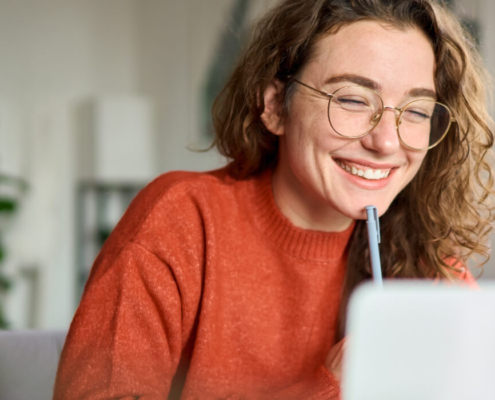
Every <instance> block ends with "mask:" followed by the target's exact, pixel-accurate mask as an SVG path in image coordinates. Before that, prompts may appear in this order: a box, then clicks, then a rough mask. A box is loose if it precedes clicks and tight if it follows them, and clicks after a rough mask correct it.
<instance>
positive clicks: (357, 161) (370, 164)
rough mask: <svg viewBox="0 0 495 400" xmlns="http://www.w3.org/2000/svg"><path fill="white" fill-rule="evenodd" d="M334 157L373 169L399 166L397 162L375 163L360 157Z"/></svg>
mask: <svg viewBox="0 0 495 400" xmlns="http://www.w3.org/2000/svg"><path fill="white" fill-rule="evenodd" d="M334 159H335V160H340V161H343V162H344V163H345V162H348V163H353V164H359V165H362V166H363V167H368V168H371V169H382V170H383V169H392V168H398V167H399V165H397V164H377V163H374V162H371V161H367V160H360V159H356V158H342V157H335V158H334Z"/></svg>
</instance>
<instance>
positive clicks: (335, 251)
mask: <svg viewBox="0 0 495 400" xmlns="http://www.w3.org/2000/svg"><path fill="white" fill-rule="evenodd" d="M271 182H272V171H271V170H269V171H266V172H264V173H263V174H261V175H259V176H257V177H256V178H253V179H251V180H250V181H249V184H248V186H249V189H248V190H249V194H248V195H249V196H250V200H251V201H250V203H251V208H252V212H253V219H254V223H255V224H256V226H257V227H258V229H259V230H260V231H261V232H262V234H263V235H265V236H266V238H267V240H269V241H271V242H272V243H273V244H274V245H276V246H277V247H278V248H280V249H281V250H282V251H284V252H285V253H287V254H289V255H291V256H293V257H296V258H300V259H304V260H308V261H320V262H325V261H329V262H335V261H337V260H340V259H341V258H342V257H344V253H345V249H346V247H347V243H348V242H349V238H350V237H351V234H352V232H353V230H354V226H355V221H354V222H353V223H352V224H351V226H349V228H347V229H346V230H345V231H342V232H322V231H314V230H306V229H301V228H298V227H296V226H294V225H293V224H292V223H291V222H290V221H289V220H288V219H287V218H286V217H285V216H284V215H283V214H282V213H281V211H280V210H279V208H278V207H277V205H276V203H275V199H274V198H273V190H272V184H271Z"/></svg>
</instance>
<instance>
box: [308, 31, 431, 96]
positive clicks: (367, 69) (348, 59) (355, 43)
mask: <svg viewBox="0 0 495 400" xmlns="http://www.w3.org/2000/svg"><path fill="white" fill-rule="evenodd" d="M302 74H303V75H304V78H305V79H306V78H309V79H311V80H312V82H313V83H317V84H318V83H319V84H321V83H322V82H325V81H326V80H328V78H330V77H332V76H337V75H345V74H349V75H351V74H354V75H359V76H363V77H366V78H368V79H371V80H373V81H375V82H377V83H378V85H379V86H380V87H381V88H383V90H384V91H391V92H400V91H408V90H410V89H411V88H414V87H426V88H431V89H432V90H434V88H435V87H434V74H435V55H434V53H433V47H432V45H431V43H430V41H429V40H428V38H427V37H426V35H425V34H424V33H423V32H422V31H420V30H419V29H418V28H414V27H410V28H404V29H399V28H397V27H393V26H390V25H384V24H383V23H379V22H375V21H360V22H355V23H352V24H349V25H345V26H342V27H341V28H340V29H339V30H338V31H337V32H336V33H332V34H328V35H327V36H324V37H322V38H321V39H319V40H318V41H317V42H316V44H315V45H314V48H313V52H312V57H311V58H310V60H309V61H308V63H307V64H306V66H305V67H304V68H303V71H302Z"/></svg>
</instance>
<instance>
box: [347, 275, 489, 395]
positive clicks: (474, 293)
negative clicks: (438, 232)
mask: <svg viewBox="0 0 495 400" xmlns="http://www.w3.org/2000/svg"><path fill="white" fill-rule="evenodd" d="M480 286H481V285H480ZM346 331H347V336H348V339H349V342H348V346H347V350H346V353H345V354H344V364H343V372H342V392H343V400H467V399H469V400H471V399H473V400H494V399H495V284H488V285H485V286H481V287H480V290H473V289H468V288H461V287H453V286H446V285H439V284H436V285H435V284H432V283H428V282H424V281H423V282H415V281H409V282H407V283H406V282H397V281H393V282H385V283H384V287H383V289H380V288H379V287H376V286H374V285H373V284H371V283H370V284H366V285H363V286H362V287H360V288H358V289H357V290H356V291H355V293H354V295H353V296H352V298H351V300H350V304H349V311H348V319H347V327H346Z"/></svg>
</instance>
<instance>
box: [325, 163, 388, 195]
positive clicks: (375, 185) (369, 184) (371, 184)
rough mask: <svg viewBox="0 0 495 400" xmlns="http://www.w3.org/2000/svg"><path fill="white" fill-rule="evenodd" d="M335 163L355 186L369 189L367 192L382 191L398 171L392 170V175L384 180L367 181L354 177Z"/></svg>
mask: <svg viewBox="0 0 495 400" xmlns="http://www.w3.org/2000/svg"><path fill="white" fill-rule="evenodd" d="M333 162H334V163H335V166H336V167H337V169H338V170H339V172H340V173H341V174H342V175H343V176H344V177H345V178H346V179H347V180H349V181H350V182H352V183H353V184H355V185H356V186H358V187H360V188H362V189H367V190H380V189H383V188H385V187H386V186H387V185H388V184H389V183H390V181H391V180H392V177H393V175H394V174H395V171H397V168H392V169H391V170H390V173H389V174H388V176H387V177H386V178H382V179H365V178H361V177H360V176H358V175H353V174H351V173H350V172H347V171H346V170H344V169H342V167H341V166H340V165H338V164H337V163H336V162H335V160H333Z"/></svg>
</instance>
